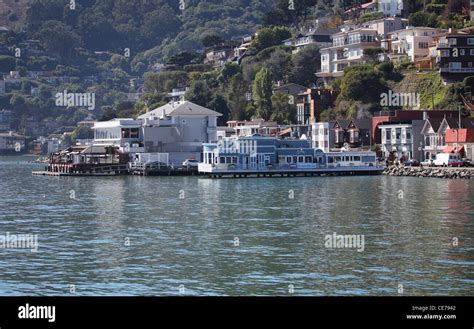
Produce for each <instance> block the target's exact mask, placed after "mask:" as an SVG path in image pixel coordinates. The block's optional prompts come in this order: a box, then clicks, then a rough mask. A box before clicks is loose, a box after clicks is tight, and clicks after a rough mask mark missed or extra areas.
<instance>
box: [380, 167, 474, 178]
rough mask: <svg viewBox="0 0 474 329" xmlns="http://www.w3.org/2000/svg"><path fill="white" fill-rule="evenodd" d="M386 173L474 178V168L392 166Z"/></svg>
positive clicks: (393, 174)
mask: <svg viewBox="0 0 474 329" xmlns="http://www.w3.org/2000/svg"><path fill="white" fill-rule="evenodd" d="M384 175H388V176H411V177H436V178H447V179H471V178H474V168H450V167H404V166H390V167H387V168H386V169H385V171H384Z"/></svg>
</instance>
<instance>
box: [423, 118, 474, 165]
mask: <svg viewBox="0 0 474 329" xmlns="http://www.w3.org/2000/svg"><path fill="white" fill-rule="evenodd" d="M459 128H462V129H466V128H467V129H471V128H474V119H469V118H467V119H462V120H461V127H459V119H458V118H443V119H428V120H426V122H425V125H424V126H423V129H422V131H421V134H422V135H423V139H424V158H425V159H426V160H432V159H435V158H436V155H437V154H438V153H450V152H445V150H446V148H447V146H448V144H447V141H446V134H447V132H448V131H451V132H452V131H453V130H454V131H457V130H458V129H459ZM451 134H452V133H451ZM450 138H451V140H452V136H450Z"/></svg>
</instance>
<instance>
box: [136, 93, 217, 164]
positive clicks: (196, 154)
mask: <svg viewBox="0 0 474 329" xmlns="http://www.w3.org/2000/svg"><path fill="white" fill-rule="evenodd" d="M220 116H222V114H220V113H218V112H215V111H212V110H210V109H207V108H205V107H202V106H199V105H197V104H194V103H191V102H188V101H182V102H171V103H168V104H166V105H164V106H161V107H159V108H157V109H155V110H153V111H150V112H148V113H145V114H143V115H141V116H139V117H138V119H139V120H142V122H143V143H144V147H145V149H146V151H147V152H160V153H168V154H169V160H170V162H171V163H174V164H181V163H182V162H183V161H184V160H186V159H190V158H194V159H197V160H201V154H202V144H203V143H211V142H216V141H217V118H218V117H220Z"/></svg>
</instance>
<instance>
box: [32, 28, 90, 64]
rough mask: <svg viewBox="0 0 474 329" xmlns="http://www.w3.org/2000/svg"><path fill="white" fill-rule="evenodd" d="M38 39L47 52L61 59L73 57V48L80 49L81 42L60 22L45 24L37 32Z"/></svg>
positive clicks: (77, 36)
mask: <svg viewBox="0 0 474 329" xmlns="http://www.w3.org/2000/svg"><path fill="white" fill-rule="evenodd" d="M38 38H39V40H40V41H41V42H42V43H43V45H44V47H45V48H46V50H47V51H49V52H50V53H52V54H57V55H59V56H60V57H63V58H69V57H72V56H73V55H74V48H77V47H80V46H81V44H82V40H81V38H80V37H79V35H77V34H76V33H74V32H72V31H71V30H70V28H69V27H68V26H67V25H65V24H64V23H62V22H58V21H48V22H45V23H44V24H43V25H42V27H41V29H40V30H39V31H38Z"/></svg>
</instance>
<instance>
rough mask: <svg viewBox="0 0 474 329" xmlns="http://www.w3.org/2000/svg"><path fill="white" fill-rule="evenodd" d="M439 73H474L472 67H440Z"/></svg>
mask: <svg viewBox="0 0 474 329" xmlns="http://www.w3.org/2000/svg"><path fill="white" fill-rule="evenodd" d="M440 71H441V72H448V73H474V67H463V68H453V67H442V68H440Z"/></svg>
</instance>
